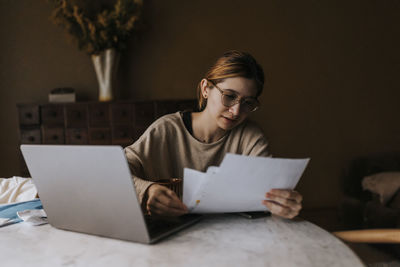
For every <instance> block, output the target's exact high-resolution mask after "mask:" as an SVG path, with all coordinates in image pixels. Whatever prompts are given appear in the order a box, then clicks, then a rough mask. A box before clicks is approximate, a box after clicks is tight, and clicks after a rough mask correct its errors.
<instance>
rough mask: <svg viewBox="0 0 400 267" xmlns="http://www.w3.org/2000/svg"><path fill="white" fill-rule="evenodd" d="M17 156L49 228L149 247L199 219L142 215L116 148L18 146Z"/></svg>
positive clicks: (194, 216) (193, 216) (127, 173)
mask: <svg viewBox="0 0 400 267" xmlns="http://www.w3.org/2000/svg"><path fill="white" fill-rule="evenodd" d="M21 151H22V154H23V156H24V159H25V162H26V164H27V166H28V169H29V172H30V174H31V176H32V178H33V182H34V183H35V185H36V187H37V189H38V193H39V196H40V199H41V201H42V205H43V208H44V210H45V211H46V213H47V216H48V221H49V223H50V224H51V225H52V226H54V227H57V228H60V229H65V230H71V231H75V232H82V233H87V234H94V235H99V236H105V237H111V238H117V239H123V240H128V241H134V242H141V243H153V242H155V241H158V240H159V239H160V238H163V237H165V236H167V235H169V234H171V233H173V232H176V231H177V230H180V229H182V228H184V227H186V226H189V225H191V224H193V223H194V222H196V221H198V220H199V219H200V218H201V216H199V215H194V214H187V215H184V216H180V217H176V218H173V219H169V220H160V219H154V218H151V217H148V216H144V214H143V213H142V209H141V207H140V202H139V200H138V198H137V195H136V190H135V188H134V184H133V182H132V179H131V174H130V170H129V167H128V163H127V160H126V158H125V153H124V151H123V149H122V148H121V147H120V146H75V145H71V146H70V145H21Z"/></svg>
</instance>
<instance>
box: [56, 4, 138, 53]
mask: <svg viewBox="0 0 400 267" xmlns="http://www.w3.org/2000/svg"><path fill="white" fill-rule="evenodd" d="M50 1H52V2H53V3H54V5H55V6H54V10H53V13H52V19H53V22H54V23H55V24H57V25H60V26H62V27H63V28H65V30H66V31H67V32H68V33H69V36H70V37H72V39H73V40H74V41H76V42H77V44H78V47H79V49H81V50H84V51H86V52H87V53H88V54H89V55H92V54H99V53H101V52H102V51H104V50H106V49H108V48H115V49H117V50H121V49H123V48H124V47H125V46H126V42H127V40H128V38H129V37H130V36H131V35H132V33H133V32H134V30H136V29H137V27H138V21H139V18H140V14H141V10H142V0H116V2H115V4H114V6H113V7H102V8H100V10H99V11H98V12H97V13H96V14H90V10H85V8H82V3H83V2H85V1H76V0H75V1H74V0H50ZM78 3H79V4H78ZM92 3H93V2H92ZM96 4H99V2H96ZM93 9H94V8H93ZM93 9H92V10H91V11H92V12H93Z"/></svg>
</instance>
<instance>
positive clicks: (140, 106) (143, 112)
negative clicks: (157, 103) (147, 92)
mask: <svg viewBox="0 0 400 267" xmlns="http://www.w3.org/2000/svg"><path fill="white" fill-rule="evenodd" d="M154 115H155V114H154V103H135V104H134V105H133V106H132V119H133V124H134V125H135V126H141V127H148V126H149V125H150V124H151V123H152V122H153V121H154V119H155V116H154Z"/></svg>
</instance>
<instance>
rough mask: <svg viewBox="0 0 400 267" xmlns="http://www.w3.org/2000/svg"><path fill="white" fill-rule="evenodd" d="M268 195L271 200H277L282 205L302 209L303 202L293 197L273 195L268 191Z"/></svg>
mask: <svg viewBox="0 0 400 267" xmlns="http://www.w3.org/2000/svg"><path fill="white" fill-rule="evenodd" d="M266 197H267V198H269V199H270V200H273V201H274V202H276V203H278V204H280V205H282V206H285V207H288V208H290V209H292V210H296V211H299V210H301V204H300V203H298V202H296V201H294V200H292V199H288V198H284V197H280V196H277V195H273V194H270V193H267V194H266Z"/></svg>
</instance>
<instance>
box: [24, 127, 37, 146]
mask: <svg viewBox="0 0 400 267" xmlns="http://www.w3.org/2000/svg"><path fill="white" fill-rule="evenodd" d="M20 133H21V140H20V142H21V144H40V143H41V142H42V137H41V136H42V135H41V133H40V129H39V128H37V129H21V130H20Z"/></svg>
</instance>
